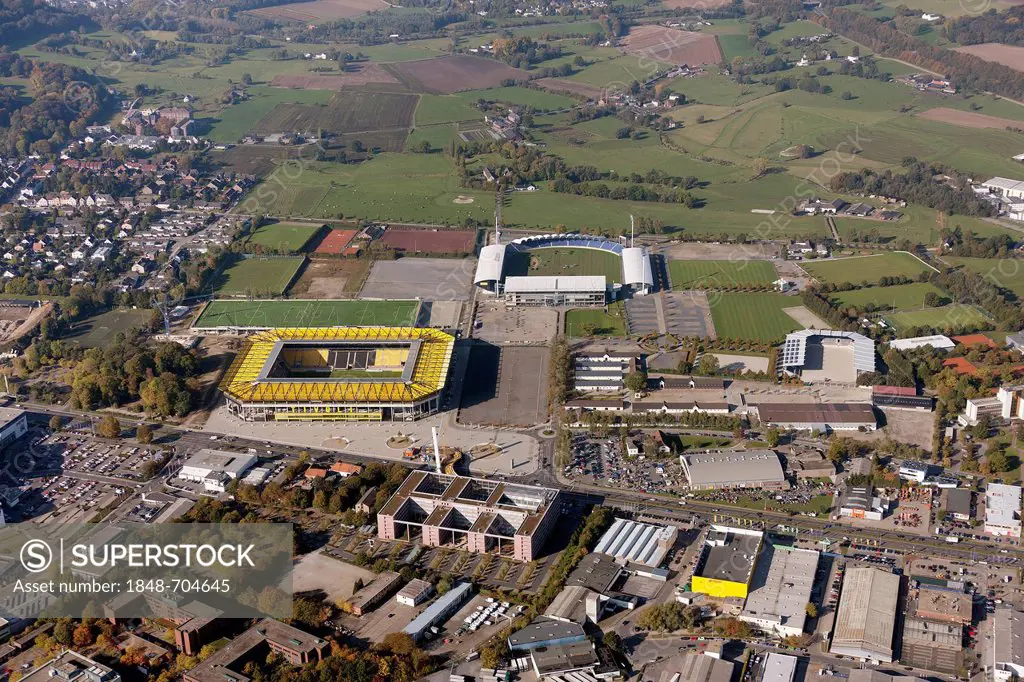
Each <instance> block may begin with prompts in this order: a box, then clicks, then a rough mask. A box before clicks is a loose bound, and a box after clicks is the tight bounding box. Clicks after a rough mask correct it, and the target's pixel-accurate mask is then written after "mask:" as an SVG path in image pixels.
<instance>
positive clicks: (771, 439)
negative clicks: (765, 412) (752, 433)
mask: <svg viewBox="0 0 1024 682" xmlns="http://www.w3.org/2000/svg"><path fill="white" fill-rule="evenodd" d="M781 438H782V436H781V435H780V434H779V430H778V429H777V428H775V427H774V426H772V427H769V428H768V430H767V431H765V434H764V439H765V441H766V442H767V443H768V447H770V448H776V447H778V446H779V441H780V440H781Z"/></svg>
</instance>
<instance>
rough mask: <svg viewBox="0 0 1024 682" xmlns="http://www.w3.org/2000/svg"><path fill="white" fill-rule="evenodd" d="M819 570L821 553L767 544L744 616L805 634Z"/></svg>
mask: <svg viewBox="0 0 1024 682" xmlns="http://www.w3.org/2000/svg"><path fill="white" fill-rule="evenodd" d="M817 569H818V552H816V551H813V550H807V549H794V548H791V547H786V546H781V545H780V546H776V545H773V544H772V543H770V542H769V543H766V544H765V548H764V551H763V553H762V555H761V558H760V559H759V560H758V562H757V567H756V568H755V569H754V576H753V578H751V581H750V593H749V595H748V596H747V603H746V606H745V607H744V609H743V614H742V615H744V616H750V617H751V618H757V619H761V620H769V619H770V620H775V621H776V622H778V624H779V625H783V626H786V627H789V628H794V629H799V630H803V627H804V622H805V621H806V620H807V604H808V602H810V601H811V588H812V587H813V586H814V574H815V572H816V571H817ZM741 617H742V616H741Z"/></svg>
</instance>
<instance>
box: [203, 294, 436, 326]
mask: <svg viewBox="0 0 1024 682" xmlns="http://www.w3.org/2000/svg"><path fill="white" fill-rule="evenodd" d="M418 309H419V301H356V300H346V301H309V300H294V301H231V300H218V301H210V303H208V304H207V306H206V308H204V309H203V312H202V314H201V315H200V316H199V319H197V320H196V321H195V324H193V327H196V328H197V329H209V328H214V327H336V326H339V327H359V326H375V325H382V326H396V327H411V326H412V325H414V324H415V322H416V311H417V310H418Z"/></svg>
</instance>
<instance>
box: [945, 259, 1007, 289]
mask: <svg viewBox="0 0 1024 682" xmlns="http://www.w3.org/2000/svg"><path fill="white" fill-rule="evenodd" d="M942 260H944V261H946V262H947V263H949V264H950V265H955V266H963V267H964V268H965V269H967V270H970V271H971V272H974V273H976V274H978V275H981V276H982V277H983V278H984V279H985V281H986V282H988V283H990V284H993V285H995V286H997V287H1000V288H1002V289H1008V290H1010V291H1012V292H1013V293H1015V294H1017V296H1020V297H1024V260H1020V259H1018V258H956V257H953V256H943V258H942Z"/></svg>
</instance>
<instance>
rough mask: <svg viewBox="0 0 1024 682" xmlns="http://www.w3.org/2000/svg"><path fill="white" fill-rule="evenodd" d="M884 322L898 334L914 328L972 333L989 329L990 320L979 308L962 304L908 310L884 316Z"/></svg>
mask: <svg viewBox="0 0 1024 682" xmlns="http://www.w3.org/2000/svg"><path fill="white" fill-rule="evenodd" d="M885 321H886V322H888V323H889V324H890V325H892V326H893V327H895V328H896V331H897V332H898V333H900V334H902V333H903V331H904V330H910V329H913V328H914V327H931V328H934V329H939V330H945V329H948V330H951V331H973V330H977V329H986V328H991V326H992V320H990V319H989V318H988V316H987V315H986V314H985V313H984V312H983V311H982V310H981V309H979V308H976V307H974V306H971V305H965V304H963V303H953V304H952V305H947V306H943V307H941V308H925V309H924V310H908V311H903V312H898V313H892V314H891V315H886V316H885Z"/></svg>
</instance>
